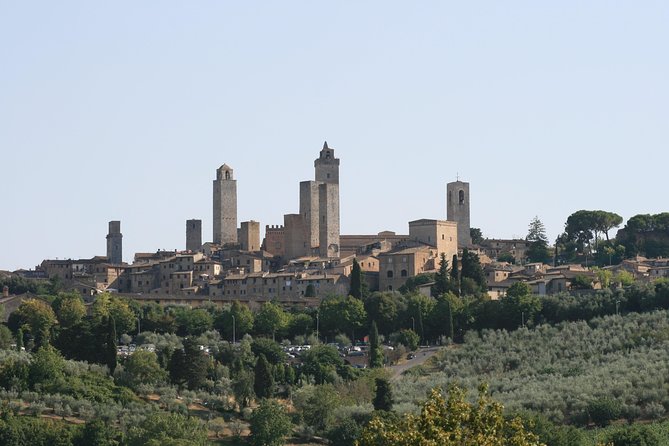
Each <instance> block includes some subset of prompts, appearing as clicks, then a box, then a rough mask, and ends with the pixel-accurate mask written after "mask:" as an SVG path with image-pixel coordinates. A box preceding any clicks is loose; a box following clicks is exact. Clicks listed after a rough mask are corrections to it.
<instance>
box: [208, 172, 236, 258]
mask: <svg viewBox="0 0 669 446" xmlns="http://www.w3.org/2000/svg"><path fill="white" fill-rule="evenodd" d="M213 241H214V243H216V244H219V245H227V244H236V243H237V180H235V179H234V178H233V171H232V168H231V167H230V166H228V165H227V164H223V165H222V166H221V167H219V168H218V169H217V170H216V179H215V180H214V240H213Z"/></svg>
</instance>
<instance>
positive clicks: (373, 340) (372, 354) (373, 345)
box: [369, 321, 383, 369]
mask: <svg viewBox="0 0 669 446" xmlns="http://www.w3.org/2000/svg"><path fill="white" fill-rule="evenodd" d="M379 367H383V352H382V351H381V345H380V343H379V330H378V329H377V327H376V322H375V321H372V328H371V329H370V330H369V368H370V369H376V368H379Z"/></svg>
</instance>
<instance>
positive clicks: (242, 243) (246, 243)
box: [239, 220, 260, 251]
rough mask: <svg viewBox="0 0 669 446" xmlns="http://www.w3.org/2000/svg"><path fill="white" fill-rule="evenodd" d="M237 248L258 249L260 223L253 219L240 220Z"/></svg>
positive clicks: (243, 249) (244, 249)
mask: <svg viewBox="0 0 669 446" xmlns="http://www.w3.org/2000/svg"><path fill="white" fill-rule="evenodd" d="M239 249H241V250H242V251H257V250H259V249H260V223H258V222H257V221H254V220H251V221H243V222H242V226H241V227H240V228H239Z"/></svg>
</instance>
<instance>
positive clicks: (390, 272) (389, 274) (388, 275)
mask: <svg viewBox="0 0 669 446" xmlns="http://www.w3.org/2000/svg"><path fill="white" fill-rule="evenodd" d="M386 277H388V278H389V279H392V278H393V271H392V270H388V272H387V273H386Z"/></svg>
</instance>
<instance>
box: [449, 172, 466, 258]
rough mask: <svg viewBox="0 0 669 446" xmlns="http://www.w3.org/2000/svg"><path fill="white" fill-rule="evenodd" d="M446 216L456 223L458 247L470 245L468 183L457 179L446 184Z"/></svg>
mask: <svg viewBox="0 0 669 446" xmlns="http://www.w3.org/2000/svg"><path fill="white" fill-rule="evenodd" d="M446 218H447V219H448V220H450V221H454V222H456V223H457V224H458V248H467V247H469V246H471V244H472V237H471V234H470V233H469V229H470V222H469V183H465V182H464V181H460V180H459V179H458V180H457V181H454V182H452V183H448V184H447V185H446Z"/></svg>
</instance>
